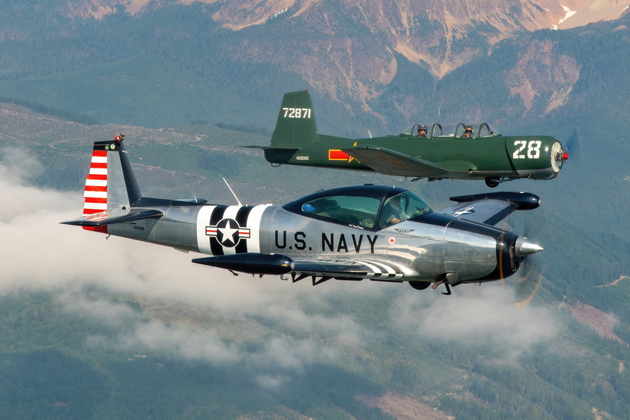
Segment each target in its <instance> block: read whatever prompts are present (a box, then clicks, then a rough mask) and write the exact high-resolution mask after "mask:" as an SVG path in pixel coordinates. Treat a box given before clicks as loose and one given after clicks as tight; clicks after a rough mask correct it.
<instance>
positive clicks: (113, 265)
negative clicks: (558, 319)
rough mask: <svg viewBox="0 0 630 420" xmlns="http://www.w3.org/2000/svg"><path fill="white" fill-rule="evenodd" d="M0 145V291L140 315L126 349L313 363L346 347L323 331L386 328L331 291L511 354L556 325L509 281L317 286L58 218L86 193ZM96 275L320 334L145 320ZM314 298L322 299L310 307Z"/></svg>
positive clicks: (364, 336) (398, 322)
mask: <svg viewBox="0 0 630 420" xmlns="http://www.w3.org/2000/svg"><path fill="white" fill-rule="evenodd" d="M0 156H1V157H2V159H1V160H0V197H3V200H2V205H0V238H2V241H1V242H0V259H1V266H2V273H1V275H0V295H7V294H10V293H13V292H17V291H20V290H26V291H41V290H44V291H51V292H54V293H56V294H57V295H58V296H59V299H60V300H61V302H63V303H64V305H65V307H66V309H67V310H69V311H73V312H77V313H83V314H90V315H91V316H94V317H97V318H99V319H102V320H103V321H104V322H107V323H109V324H110V325H117V324H122V323H123V320H125V319H132V320H134V322H136V324H134V327H133V328H132V329H131V330H129V329H125V330H124V332H122V331H123V330H121V335H120V337H119V339H118V341H117V342H116V343H115V344H116V345H117V346H119V347H121V348H130V347H132V346H134V345H139V346H145V347H146V348H149V349H154V350H159V351H166V352H170V353H172V354H174V355H176V356H179V357H182V358H184V359H191V360H192V359H194V360H203V361H208V362H212V363H237V362H242V361H243V360H248V361H249V363H254V364H256V365H257V366H261V367H264V366H267V367H274V368H278V369H281V370H282V369H284V370H293V371H299V370H301V369H302V366H303V365H304V364H305V363H315V362H331V361H334V360H337V359H338V358H339V357H340V355H339V353H338V351H339V350H337V349H336V348H335V347H334V346H333V345H326V344H323V343H324V341H322V340H319V339H317V338H316V336H318V334H319V336H320V337H321V336H322V335H325V336H326V337H329V338H333V339H337V340H338V341H339V342H343V343H346V344H347V343H350V344H351V345H353V346H358V347H365V346H367V345H368V344H369V341H370V340H371V339H373V338H374V337H375V336H377V335H378V334H382V332H379V331H372V328H371V327H370V326H362V325H360V324H359V322H358V321H357V320H356V319H355V317H353V316H352V315H327V314H326V313H325V312H323V311H325V309H326V308H327V307H330V305H331V303H330V299H329V298H330V297H331V296H333V295H334V296H335V297H336V298H340V297H341V298H343V297H344V296H348V297H350V296H353V297H356V296H365V298H366V299H367V298H370V299H371V298H375V297H379V296H380V297H381V298H383V299H395V300H394V302H393V303H394V304H393V308H392V316H391V323H392V325H393V327H394V328H397V329H398V330H399V331H404V332H412V333H414V334H417V335H418V337H420V338H425V339H440V340H452V341H458V342H460V343H463V344H465V342H471V343H474V342H479V341H483V340H494V342H496V343H498V345H501V346H504V347H505V349H506V352H508V353H510V354H518V353H519V352H520V351H522V350H523V349H524V348H527V347H528V346H531V345H532V344H533V343H536V342H540V341H542V340H545V339H548V338H550V337H552V336H553V335H554V333H555V327H554V319H553V316H552V315H551V314H550V313H549V312H546V311H544V310H541V309H539V308H537V309H534V308H526V309H525V310H517V309H515V308H513V307H512V306H511V304H510V303H511V298H510V297H509V296H507V292H506V291H504V290H502V289H500V288H499V289H497V288H493V287H489V286H487V285H486V286H484V287H481V288H477V287H472V286H460V287H458V288H457V289H455V290H454V294H453V296H449V297H442V296H438V297H437V298H436V292H430V291H425V292H418V291H413V290H411V288H409V287H408V285H396V286H392V285H378V284H374V283H370V284H366V283H367V282H362V283H358V284H357V283H353V282H330V283H326V284H324V285H321V286H318V287H312V286H311V285H310V284H309V282H308V281H306V280H305V281H302V282H299V283H296V284H291V283H290V282H283V281H280V280H278V278H277V277H271V276H266V277H263V278H262V279H261V278H258V277H251V276H248V275H240V276H238V277H234V276H233V275H232V274H230V273H229V272H227V271H223V270H218V269H212V268H208V267H203V266H199V265H196V264H192V263H191V262H190V260H191V259H192V258H195V257H197V256H198V254H193V253H190V254H185V253H181V252H176V251H174V250H172V249H170V248H165V247H161V246H157V245H152V244H145V243H141V242H136V241H132V240H128V239H124V238H118V237H110V238H109V239H108V240H106V236H105V235H103V234H100V233H94V232H88V231H84V230H83V229H81V228H80V227H75V226H66V225H60V224H59V222H61V221H64V220H71V219H74V218H76V217H79V215H80V213H81V209H82V206H83V203H82V197H81V193H80V192H76V193H75V192H73V193H66V192H59V191H53V190H44V189H40V188H36V187H33V186H31V185H29V184H28V181H27V180H28V179H29V176H28V174H33V173H35V172H37V171H38V170H41V165H39V163H37V162H36V161H34V160H33V159H30V158H29V157H28V155H26V154H24V153H22V152H19V151H15V150H10V151H7V150H6V149H4V150H0ZM92 285H97V286H99V287H100V288H103V289H105V290H108V291H112V292H114V293H128V294H131V295H133V296H136V297H137V298H138V299H146V300H156V301H167V302H176V303H182V304H185V305H190V306H193V307H197V308H202V309H207V310H211V311H214V312H218V313H221V314H224V315H226V316H246V317H250V316H254V317H263V318H265V319H268V320H270V321H272V322H273V323H276V324H279V325H283V326H284V328H286V329H288V330H289V331H300V333H301V334H303V333H304V332H306V333H307V334H312V335H313V336H312V337H311V338H308V339H300V340H298V339H294V338H290V337H286V336H282V337H281V336H280V335H279V334H277V335H273V334H271V335H270V336H269V337H268V338H267V339H266V341H265V343H264V345H262V347H260V348H259V349H258V350H257V351H256V352H255V353H254V354H247V357H245V354H246V352H245V350H243V349H242V348H239V347H238V346H235V345H234V344H230V343H228V342H226V341H224V340H222V339H221V338H220V337H219V336H217V335H216V334H214V333H213V332H209V331H205V330H199V329H195V328H192V327H189V326H185V325H170V326H168V325H165V324H163V323H161V322H159V321H151V322H149V323H146V322H140V319H139V317H138V316H137V314H136V315H134V314H133V311H131V310H130V309H129V308H128V307H127V306H126V305H120V304H118V305H117V304H113V303H111V302H106V301H97V302H94V301H91V300H87V299H86V298H85V297H82V295H81V290H83V289H84V287H85V286H92ZM392 287H399V291H397V293H398V296H399V297H398V298H392V294H391V293H384V290H389V291H391V290H392V289H391V288H392ZM403 288H404V289H405V290H402V289H403ZM407 289H408V290H407ZM305 303H307V304H308V305H309V307H310V308H312V307H313V306H316V307H317V308H320V310H318V312H317V313H314V311H312V310H308V311H307V310H305ZM321 308H323V310H321ZM330 313H331V314H333V313H334V311H330ZM261 328H262V327H261ZM130 331H131V332H130ZM94 340H96V341H98V338H96V337H94V338H93V339H92V341H94ZM333 341H334V340H333ZM257 380H258V382H259V383H261V384H266V386H271V387H273V386H275V385H277V384H278V383H279V381H281V380H282V375H281V374H280V375H274V374H269V375H267V374H262V375H261V376H259V377H258V379H257ZM274 384H275V385H274Z"/></svg>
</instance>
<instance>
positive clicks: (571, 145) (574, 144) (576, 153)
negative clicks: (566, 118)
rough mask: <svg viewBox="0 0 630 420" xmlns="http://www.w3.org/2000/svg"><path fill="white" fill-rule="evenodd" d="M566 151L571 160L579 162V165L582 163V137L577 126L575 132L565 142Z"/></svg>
mask: <svg viewBox="0 0 630 420" xmlns="http://www.w3.org/2000/svg"><path fill="white" fill-rule="evenodd" d="M564 149H565V150H566V151H567V152H568V153H569V157H570V158H571V160H577V163H578V164H580V163H582V137H581V136H580V129H579V128H578V126H577V125H576V126H575V132H574V133H573V134H571V137H569V138H568V139H567V141H566V142H565V146H564Z"/></svg>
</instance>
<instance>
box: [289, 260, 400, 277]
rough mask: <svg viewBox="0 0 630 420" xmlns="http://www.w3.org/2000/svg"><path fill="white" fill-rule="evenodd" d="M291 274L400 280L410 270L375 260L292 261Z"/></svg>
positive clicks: (388, 262)
mask: <svg viewBox="0 0 630 420" xmlns="http://www.w3.org/2000/svg"><path fill="white" fill-rule="evenodd" d="M293 264H294V267H293V269H292V270H291V273H294V274H298V275H301V276H304V277H306V276H316V277H328V278H330V277H335V278H341V279H348V280H352V279H354V280H360V279H372V280H385V281H392V280H400V279H402V278H403V277H405V275H411V274H412V270H411V269H409V268H407V267H405V266H403V265H400V264H395V263H392V262H391V261H377V260H368V259H361V260H350V259H337V260H294V261H293Z"/></svg>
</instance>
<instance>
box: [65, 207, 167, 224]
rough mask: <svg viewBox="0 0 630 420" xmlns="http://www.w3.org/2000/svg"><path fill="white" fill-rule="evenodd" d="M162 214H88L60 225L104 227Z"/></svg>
mask: <svg viewBox="0 0 630 420" xmlns="http://www.w3.org/2000/svg"><path fill="white" fill-rule="evenodd" d="M162 216H164V213H162V212H161V211H159V210H132V211H129V212H126V213H118V212H116V213H108V212H106V211H104V212H102V213H96V214H90V215H89V216H84V217H81V218H79V219H75V220H69V221H67V222H61V224H62V225H73V226H105V225H111V224H114V223H123V222H131V221H134V220H141V219H149V218H152V217H162Z"/></svg>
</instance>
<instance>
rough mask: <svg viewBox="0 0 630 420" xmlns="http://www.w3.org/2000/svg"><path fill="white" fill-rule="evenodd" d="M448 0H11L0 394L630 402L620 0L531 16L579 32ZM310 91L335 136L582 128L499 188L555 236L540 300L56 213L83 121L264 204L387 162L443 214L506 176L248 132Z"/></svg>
mask: <svg viewBox="0 0 630 420" xmlns="http://www.w3.org/2000/svg"><path fill="white" fill-rule="evenodd" d="M587 3H588V4H587ZM448 5H449V7H447V8H444V7H443V4H442V3H439V4H437V3H435V4H434V3H433V2H430V1H422V2H415V3H414V2H406V1H401V2H391V3H388V2H367V3H365V2H357V1H352V0H338V1H337V0H336V1H329V2H328V1H327V2H316V1H308V0H303V1H300V0H295V1H293V0H286V1H285V0H283V1H280V2H267V1H253V2H250V1H249V0H239V1H218V2H212V1H202V2H188V1H185V2H179V1H170V0H169V1H154V0H149V1H145V0H137V1H136V0H132V1H127V2H120V1H118V0H102V1H96V0H94V1H87V0H86V1H84V0H71V1H65V0H64V1H61V0H54V1H42V0H37V1H34V2H29V3H28V4H27V3H23V2H22V3H20V2H14V1H9V0H0V7H2V10H3V12H2V13H0V193H1V195H2V197H3V200H2V205H1V206H0V237H1V238H3V241H2V244H1V245H0V263H1V267H2V271H1V272H0V324H1V325H2V335H1V338H0V412H2V413H5V415H8V416H10V417H11V418H41V419H48V418H50V419H55V418H64V419H66V418H76V419H90V418H93V419H102V418H112V419H114V418H115V419H120V418H130V419H131V418H133V419H136V418H152V419H156V418H164V419H172V418H182V419H183V418H187V419H188V418H226V419H229V418H233V419H239V420H244V419H252V420H253V419H308V418H326V419H347V420H348V419H391V418H398V419H411V418H426V419H447V418H453V417H454V418H456V419H458V420H461V419H505V418H515V419H623V418H627V413H628V412H629V411H630V400H628V395H630V376H629V375H630V374H629V372H628V369H627V365H628V363H630V350H629V345H630V306H629V303H628V302H630V266H629V264H628V255H630V240H629V239H628V235H627V232H628V231H629V230H630V221H629V220H628V218H627V217H626V210H625V209H627V208H629V207H630V172H629V171H628V170H627V167H628V165H627V160H628V156H630V143H629V142H628V140H629V139H628V133H629V132H630V124H629V123H628V120H629V117H630V115H629V112H628V109H630V103H628V102H629V99H628V98H629V97H630V95H629V94H630V92H629V90H630V83H628V80H630V74H629V70H628V69H629V68H630V67H629V66H628V60H629V59H630V51H629V45H630V32H629V31H630V29H629V27H630V22H629V20H630V15H629V14H623V13H624V10H625V9H624V7H625V3H624V2H619V1H612V0H611V1H608V0H606V1H604V0H599V1H598V2H590V3H589V2H583V1H580V0H575V1H572V2H571V3H570V4H568V7H569V8H570V10H569V11H576V14H575V19H574V21H573V22H574V23H575V22H578V21H579V22H580V25H582V24H585V23H588V19H587V20H586V21H585V20H584V19H586V18H585V16H588V15H589V13H588V12H589V10H590V9H588V8H589V7H591V8H593V9H594V8H596V7H599V8H601V9H602V10H603V11H606V13H603V12H602V13H601V17H598V18H597V19H594V18H593V20H597V21H599V20H600V19H612V20H603V21H601V22H598V23H592V24H590V25H586V26H577V27H575V28H573V29H567V30H559V31H555V30H550V29H542V30H537V31H535V32H531V31H532V30H534V29H537V28H551V27H553V26H554V25H556V26H557V25H560V27H562V24H561V23H560V22H559V21H560V20H561V19H564V18H565V17H567V16H568V14H569V12H567V11H566V10H565V9H564V7H567V5H565V6H562V5H560V4H559V3H556V2H555V1H552V0H544V1H542V0H541V1H540V2H538V3H533V2H529V1H512V0H510V1H509V2H496V4H495V2H486V4H484V5H472V6H469V5H468V3H467V4H466V5H464V3H463V2H459V1H455V0H453V1H451V2H449V3H448ZM571 16H573V15H571ZM598 16H599V15H598ZM618 16H621V17H620V18H619V19H616V18H617V17H618ZM578 17H579V18H580V19H582V20H579V19H577V18H578ZM570 19H573V18H570ZM570 19H569V20H567V21H566V23H564V26H565V27H569V26H575V25H573V24H570ZM305 88H309V89H310V91H311V92H312V94H313V97H314V104H315V108H316V112H317V118H318V124H319V131H320V132H322V133H326V134H336V135H348V136H353V137H364V136H367V135H368V130H370V132H371V133H372V134H373V135H379V134H396V133H397V132H399V131H401V130H402V129H403V128H405V127H407V126H409V125H411V124H413V123H432V122H442V123H452V122H460V121H463V122H481V121H487V122H489V123H491V124H492V125H493V126H494V127H495V128H497V129H498V130H499V131H500V132H502V133H503V134H510V135H518V134H547V135H553V136H555V137H557V138H558V139H559V140H560V141H562V142H563V143H564V144H565V145H571V149H570V158H569V160H568V161H567V162H566V163H565V165H564V168H563V170H562V171H561V173H560V175H559V177H558V178H557V179H554V180H551V181H531V180H522V181H514V182H509V183H505V184H502V185H501V186H500V187H499V188H498V189H499V190H510V191H531V192H533V193H535V194H538V195H539V196H540V197H541V198H542V206H541V208H539V209H537V210H535V211H532V212H526V213H522V212H517V213H516V214H513V215H511V216H510V217H509V218H508V219H507V221H506V223H505V225H503V226H502V227H505V228H511V229H513V230H514V231H515V232H517V233H522V234H526V235H527V236H529V237H531V238H533V239H535V240H536V241H537V242H539V243H540V244H541V245H542V246H543V247H544V248H545V249H544V251H543V252H541V253H539V254H537V255H536V256H535V258H532V262H533V268H534V270H533V273H534V274H533V276H535V278H539V277H542V279H543V280H542V283H541V284H542V287H541V288H540V290H539V292H538V294H537V295H536V298H535V299H534V301H533V302H532V303H531V304H530V305H529V306H527V307H525V308H515V307H514V306H513V305H512V302H513V301H514V300H515V299H516V297H515V296H514V290H515V289H516V282H517V279H510V280H509V281H507V282H506V284H501V283H499V282H497V283H496V284H485V285H483V286H482V287H478V286H476V285H462V286H458V287H457V288H454V290H453V295H452V296H442V295H440V294H439V291H430V290H426V291H416V290H413V289H411V288H410V287H409V286H408V285H407V284H380V283H376V282H368V281H363V282H356V283H355V282H332V281H331V282H327V283H325V284H323V285H320V286H317V287H312V286H311V285H310V284H308V283H306V281H304V282H299V283H296V284H291V283H290V282H284V281H281V280H280V279H278V278H276V277H271V276H265V277H263V278H258V277H255V278H253V277H249V276H245V275H241V276H238V277H234V276H232V275H231V274H229V273H224V272H223V271H221V270H214V269H210V268H207V267H200V266H197V265H194V264H191V262H190V260H191V259H192V258H195V256H193V255H192V254H184V253H180V252H176V251H174V250H172V249H167V248H163V247H158V246H151V245H146V244H140V243H135V242H133V241H128V240H123V239H120V238H115V237H112V238H109V239H107V240H105V237H104V236H103V235H97V234H94V233H91V232H85V231H83V230H81V229H78V228H73V227H70V226H61V225H59V224H58V223H59V222H61V221H63V220H69V219H73V218H75V217H77V216H78V215H79V214H80V211H81V205H82V204H81V203H82V199H81V194H80V193H81V191H82V189H83V185H84V179H85V174H86V172H87V166H88V164H89V153H90V150H91V148H92V142H93V141H95V140H104V139H109V138H111V136H112V135H114V134H116V133H123V134H125V135H126V136H127V137H126V142H127V149H128V151H129V158H130V160H131V162H132V164H133V166H134V169H135V170H136V172H137V175H138V180H139V183H140V186H141V189H142V192H143V193H144V194H145V195H148V196H159V197H170V198H190V197H201V198H205V199H208V200H209V201H210V202H216V203H227V204H229V203H234V197H233V196H232V194H231V193H230V192H229V190H228V189H227V188H226V186H225V184H224V182H223V180H222V178H223V177H225V178H227V179H228V181H229V182H230V185H231V186H232V188H233V189H234V190H235V192H236V193H237V195H238V196H239V198H240V200H241V201H243V202H244V203H247V204H258V203H270V202H271V203H275V204H278V203H284V202H287V201H290V200H292V199H295V198H296V197H298V196H300V195H302V194H304V193H308V192H312V191H315V190H319V189H321V188H328V187H334V186H340V185H352V184H363V183H379V184H386V185H389V184H395V185H397V186H402V187H404V188H409V189H411V190H413V191H416V192H418V193H419V194H421V195H422V196H424V197H425V198H426V199H427V201H429V202H430V203H431V204H432V205H433V207H434V208H435V209H441V208H445V207H447V206H449V205H450V201H449V197H451V196H454V195H462V194H470V193H474V192H482V191H487V187H486V186H485V185H484V184H483V183H477V182H469V181H454V182H451V181H439V182H431V183H428V182H426V181H419V182H412V181H410V180H409V179H402V178H392V177H385V176H380V175H374V174H369V173H351V172H342V171H333V170H319V169H312V168H296V167H286V166H282V167H280V168H272V167H271V166H270V165H269V164H268V163H267V162H266V161H265V160H264V158H263V157H262V154H261V152H260V151H259V150H253V149H247V148H242V147H240V146H245V145H252V144H256V145H266V144H268V142H269V137H270V133H271V130H272V129H273V125H274V123H275V120H276V116H277V112H278V107H279V106H280V101H281V97H282V95H283V93H284V92H288V91H293V90H301V89H305ZM6 413H8V414H6Z"/></svg>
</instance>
